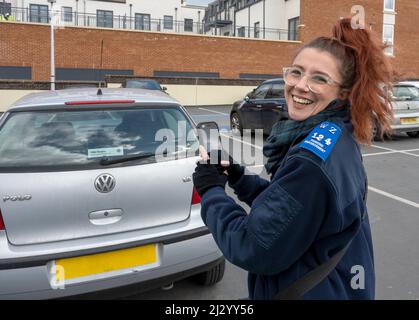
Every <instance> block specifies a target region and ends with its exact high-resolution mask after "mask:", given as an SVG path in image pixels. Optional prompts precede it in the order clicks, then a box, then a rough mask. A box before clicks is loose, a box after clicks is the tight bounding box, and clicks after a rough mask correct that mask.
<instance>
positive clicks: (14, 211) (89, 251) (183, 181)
mask: <svg viewBox="0 0 419 320" xmlns="http://www.w3.org/2000/svg"><path fill="white" fill-rule="evenodd" d="M197 144H198V142H197V138H196V132H195V124H194V123H193V121H192V119H191V118H190V116H189V115H188V114H187V112H186V111H185V110H184V108H183V107H182V106H180V105H179V103H178V102H176V101H175V100H173V99H172V98H170V97H169V96H168V95H167V94H165V93H163V92H159V91H150V90H143V89H102V91H101V92H100V91H98V90H97V89H94V88H90V89H67V90H60V91H55V92H47V93H36V94H31V95H28V96H26V97H24V98H22V99H21V100H19V101H18V102H16V103H15V104H14V105H13V106H11V107H10V108H9V110H7V111H6V113H5V114H4V116H3V117H2V118H1V120H0V195H1V199H2V201H1V203H0V299H15V298H16V299H43V298H59V297H65V296H74V295H80V294H84V293H90V292H94V291H102V290H106V289H112V288H116V287H125V286H128V285H132V284H135V286H136V287H138V288H143V289H144V290H145V289H148V288H154V287H158V286H163V285H167V284H170V283H172V282H173V281H176V280H179V279H182V278H185V277H188V276H192V275H194V276H195V278H196V280H198V282H200V283H201V284H206V285H211V284H214V283H216V282H218V281H220V280H221V279H222V277H223V273H224V263H225V262H224V258H223V256H222V253H221V252H220V251H219V249H218V248H217V246H216V244H215V242H214V240H213V238H212V236H211V235H210V234H209V233H208V230H207V228H206V227H205V225H204V224H203V222H202V219H201V216H200V198H199V196H198V195H197V194H196V192H195V191H194V188H193V184H192V179H191V176H192V172H193V170H194V167H195V163H196V161H197V159H198V155H197V150H198V146H197Z"/></svg>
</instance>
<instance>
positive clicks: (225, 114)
mask: <svg viewBox="0 0 419 320" xmlns="http://www.w3.org/2000/svg"><path fill="white" fill-rule="evenodd" d="M198 109H200V110H204V111H208V112H213V113H218V114H222V115H223V116H229V114H228V113H224V112H219V111H214V110H210V109H205V108H198Z"/></svg>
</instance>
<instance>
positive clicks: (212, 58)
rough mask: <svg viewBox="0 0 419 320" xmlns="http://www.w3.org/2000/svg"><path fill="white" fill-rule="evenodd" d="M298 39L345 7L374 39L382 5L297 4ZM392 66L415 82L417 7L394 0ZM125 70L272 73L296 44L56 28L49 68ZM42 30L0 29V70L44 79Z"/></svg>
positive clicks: (314, 0) (324, 28) (325, 28)
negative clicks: (358, 11)
mask: <svg viewBox="0 0 419 320" xmlns="http://www.w3.org/2000/svg"><path fill="white" fill-rule="evenodd" d="M300 1H301V15H300V23H301V24H302V25H304V27H302V28H301V29H300V31H301V40H302V41H303V42H304V41H308V40H310V39H312V38H314V37H316V36H319V35H330V34H331V28H332V26H333V24H334V23H335V22H336V20H337V19H339V17H346V16H349V15H350V13H351V8H352V6H353V5H361V6H363V7H364V8H365V14H366V25H367V26H370V25H371V26H372V29H373V30H374V31H375V32H377V35H378V36H379V37H380V38H382V29H383V1H384V0H339V1H329V0H300ZM396 12H397V15H396V27H395V38H394V40H395V49H394V54H395V58H394V59H393V61H394V65H395V67H396V68H397V70H398V71H399V72H400V73H401V74H402V76H403V77H412V78H419V51H418V49H419V37H418V36H417V30H419V19H417V15H418V14H419V1H418V0H396ZM102 40H103V41H104V50H103V68H105V69H133V70H134V74H135V75H143V76H152V75H153V72H154V71H155V70H158V71H185V72H187V71H192V72H218V73H219V74H220V77H221V78H238V77H239V74H240V73H255V74H280V73H281V70H282V67H283V66H284V65H288V64H289V63H290V60H291V58H292V56H293V55H294V53H295V52H296V51H297V49H298V48H299V46H300V44H298V43H292V42H278V41H263V40H247V39H231V38H221V37H203V36H191V35H181V34H163V33H147V32H139V31H138V32H137V31H116V30H106V29H95V28H92V29H88V28H75V27H67V28H65V29H58V30H56V67H58V68H60V67H61V68H63V67H67V68H99V67H100V44H101V41H102ZM49 55H50V33H49V27H48V26H45V25H35V24H19V23H0V66H32V78H33V80H49V73H50V71H49V69H50V61H49Z"/></svg>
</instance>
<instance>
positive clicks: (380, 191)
mask: <svg viewBox="0 0 419 320" xmlns="http://www.w3.org/2000/svg"><path fill="white" fill-rule="evenodd" d="M188 111H189V112H190V114H191V115H192V117H193V119H194V121H195V122H196V123H198V122H202V121H216V122H217V123H218V125H219V127H220V131H221V133H222V140H223V145H226V143H227V144H228V143H229V142H231V141H232V139H236V140H237V139H238V137H237V136H232V134H231V132H229V111H230V107H229V106H220V107H193V108H192V107H191V108H188ZM249 143H253V141H249V142H247V144H249ZM254 149H255V150H254V151H255V152H261V146H257V147H256V148H254ZM362 153H363V155H364V163H365V167H366V170H367V174H368V179H369V193H368V212H369V219H370V223H371V228H372V233H373V243H374V255H375V270H376V298H377V299H407V300H419V246H418V245H417V244H418V243H419V232H417V229H418V226H419V184H418V181H419V170H418V169H419V139H414V138H410V137H408V136H407V135H405V134H400V135H395V136H394V137H392V139H391V140H385V141H382V142H374V143H373V145H372V146H368V147H362ZM250 169H252V168H250ZM255 169H256V171H262V170H263V167H262V166H261V165H258V166H256V167H254V168H253V170H255ZM262 176H264V177H266V178H267V175H266V173H265V172H264V171H263V172H262ZM227 192H228V194H230V195H231V196H233V193H232V191H231V190H227ZM247 209H248V208H247ZM278 254H279V253H278ZM114 293H115V296H114V297H118V296H123V295H124V292H123V290H122V289H121V290H115V291H114ZM125 294H126V293H125ZM246 295H247V272H246V271H244V270H242V269H240V268H238V267H236V266H234V265H232V264H230V263H228V262H227V264H226V271H225V275H224V279H223V280H222V281H221V282H220V283H218V284H216V285H215V286H213V287H200V286H197V285H195V284H194V283H193V282H192V281H191V280H188V279H186V280H183V281H180V282H177V283H175V284H174V287H173V288H171V289H170V290H164V289H155V290H151V291H148V292H144V293H140V294H132V295H130V296H128V297H127V296H125V297H124V299H175V300H176V299H179V300H183V299H185V300H187V299H209V300H212V299H221V300H223V299H233V300H234V299H239V298H243V297H245V296H246ZM96 298H100V295H96Z"/></svg>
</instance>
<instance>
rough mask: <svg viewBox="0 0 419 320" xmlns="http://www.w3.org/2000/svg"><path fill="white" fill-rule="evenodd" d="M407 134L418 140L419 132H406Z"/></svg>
mask: <svg viewBox="0 0 419 320" xmlns="http://www.w3.org/2000/svg"><path fill="white" fill-rule="evenodd" d="M406 133H407V135H408V136H409V137H411V138H417V137H419V131H412V132H406Z"/></svg>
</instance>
